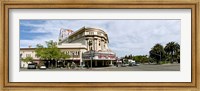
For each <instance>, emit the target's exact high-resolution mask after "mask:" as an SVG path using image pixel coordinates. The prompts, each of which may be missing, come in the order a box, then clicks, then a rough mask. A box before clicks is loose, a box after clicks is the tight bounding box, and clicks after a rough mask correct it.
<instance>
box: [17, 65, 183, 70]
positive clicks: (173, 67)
mask: <svg viewBox="0 0 200 91" xmlns="http://www.w3.org/2000/svg"><path fill="white" fill-rule="evenodd" d="M20 71H180V64H162V65H156V64H141V65H139V66H127V67H116V66H111V67H93V68H92V69H91V68H89V69H87V68H82V69H81V68H75V69H67V68H56V69H43V70H41V69H26V68H21V69H20Z"/></svg>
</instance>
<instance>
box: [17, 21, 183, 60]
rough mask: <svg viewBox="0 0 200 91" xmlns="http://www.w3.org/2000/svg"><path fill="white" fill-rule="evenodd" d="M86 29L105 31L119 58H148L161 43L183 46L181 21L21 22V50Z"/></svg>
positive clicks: (111, 46)
mask: <svg viewBox="0 0 200 91" xmlns="http://www.w3.org/2000/svg"><path fill="white" fill-rule="evenodd" d="M84 26H85V27H92V28H99V29H102V30H104V31H105V32H106V33H107V34H108V38H109V44H108V47H109V48H110V49H111V50H112V51H113V52H115V53H116V55H117V56H118V57H123V56H125V55H130V54H132V55H148V54H149V51H150V50H151V48H152V47H153V46H154V45H155V44H157V43H160V44H162V45H163V46H165V45H166V44H167V43H168V42H171V41H174V42H178V43H179V44H180V42H181V20H130V19H129V20H20V48H27V47H28V46H29V45H31V46H32V47H35V46H36V45H37V44H42V45H45V41H49V40H54V41H58V37H59V32H60V29H61V28H64V29H71V30H73V31H77V30H78V29H80V28H82V27H84Z"/></svg>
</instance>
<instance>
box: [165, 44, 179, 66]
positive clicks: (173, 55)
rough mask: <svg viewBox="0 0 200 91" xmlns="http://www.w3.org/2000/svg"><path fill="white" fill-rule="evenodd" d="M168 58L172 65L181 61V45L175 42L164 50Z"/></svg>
mask: <svg viewBox="0 0 200 91" xmlns="http://www.w3.org/2000/svg"><path fill="white" fill-rule="evenodd" d="M164 50H165V52H166V54H167V56H169V57H168V58H169V60H170V62H171V63H173V62H174V60H176V61H178V60H180V45H179V44H178V43H175V42H169V43H167V45H166V46H165V48H164Z"/></svg>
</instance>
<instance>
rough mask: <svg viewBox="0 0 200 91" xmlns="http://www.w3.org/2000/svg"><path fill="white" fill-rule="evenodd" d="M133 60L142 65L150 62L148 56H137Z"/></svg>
mask: <svg viewBox="0 0 200 91" xmlns="http://www.w3.org/2000/svg"><path fill="white" fill-rule="evenodd" d="M133 60H135V61H136V62H140V63H146V62H148V57H147V55H137V56H134V57H133Z"/></svg>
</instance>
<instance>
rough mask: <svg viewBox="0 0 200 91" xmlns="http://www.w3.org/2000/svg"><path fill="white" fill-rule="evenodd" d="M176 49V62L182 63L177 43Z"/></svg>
mask: <svg viewBox="0 0 200 91" xmlns="http://www.w3.org/2000/svg"><path fill="white" fill-rule="evenodd" d="M174 47H175V48H174V51H175V52H174V57H175V59H176V62H177V63H180V45H179V44H178V43H175V45H174Z"/></svg>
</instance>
